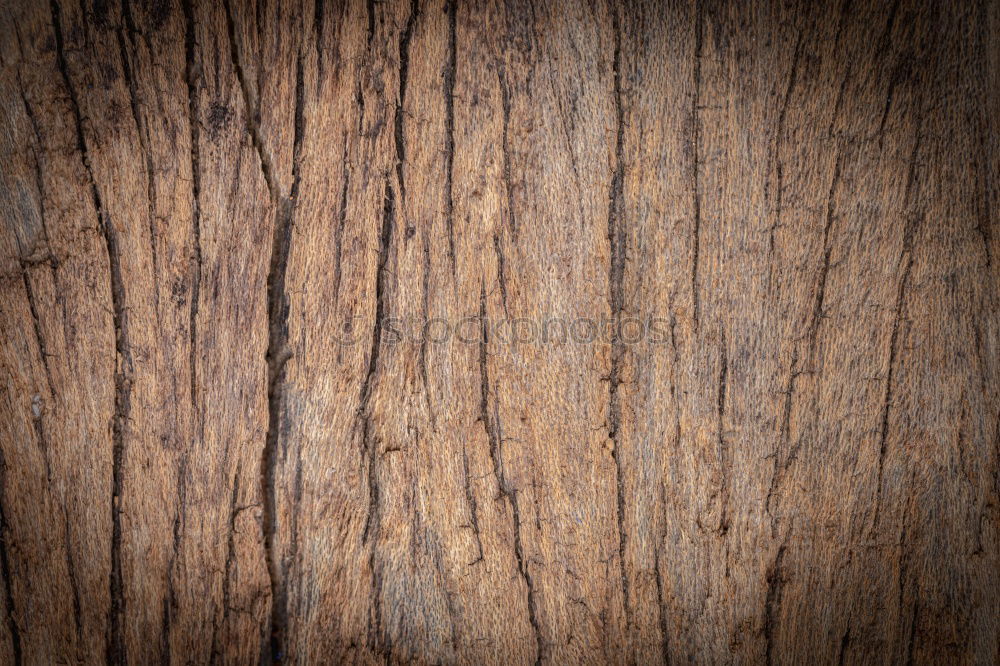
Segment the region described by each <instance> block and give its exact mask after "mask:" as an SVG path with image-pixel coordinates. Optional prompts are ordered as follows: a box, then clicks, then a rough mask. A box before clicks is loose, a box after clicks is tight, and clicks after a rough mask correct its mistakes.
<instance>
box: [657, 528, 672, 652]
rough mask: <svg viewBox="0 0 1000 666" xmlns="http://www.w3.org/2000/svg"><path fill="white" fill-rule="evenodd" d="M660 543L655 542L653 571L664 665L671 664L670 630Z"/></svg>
mask: <svg viewBox="0 0 1000 666" xmlns="http://www.w3.org/2000/svg"><path fill="white" fill-rule="evenodd" d="M660 543H662V541H661V542H660ZM660 543H657V544H655V546H654V548H653V572H654V573H655V574H656V607H657V617H658V619H659V624H660V651H661V652H663V664H664V666H670V631H669V626H668V623H667V612H666V608H665V607H664V603H663V572H662V571H660Z"/></svg>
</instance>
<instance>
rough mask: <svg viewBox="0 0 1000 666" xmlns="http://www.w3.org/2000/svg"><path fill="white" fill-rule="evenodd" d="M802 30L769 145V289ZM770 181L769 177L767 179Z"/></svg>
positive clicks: (800, 54) (768, 287) (796, 44)
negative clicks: (785, 139)
mask: <svg viewBox="0 0 1000 666" xmlns="http://www.w3.org/2000/svg"><path fill="white" fill-rule="evenodd" d="M803 34H804V30H802V29H800V30H799V36H798V38H797V39H796V43H795V51H794V54H793V55H792V71H791V73H790V74H789V75H788V86H787V87H786V88H785V97H784V101H783V102H782V104H781V111H780V112H779V113H778V122H777V125H776V127H775V131H774V140H773V141H772V146H771V162H772V163H773V164H774V181H775V182H774V201H775V203H774V222H773V223H772V224H771V228H770V229H769V230H768V235H767V256H768V267H767V289H768V291H770V290H771V282H772V278H773V271H774V236H775V233H776V232H777V230H778V227H780V226H781V207H782V189H783V188H784V167H783V166H782V164H781V154H780V153H781V146H782V143H783V141H782V139H783V137H784V132H785V120H786V118H787V117H788V107H789V105H790V104H791V101H792V93H793V92H794V91H795V84H796V83H797V82H798V74H799V60H801V58H802V45H803V42H804V40H803ZM768 182H770V179H768ZM764 192H765V198H766V197H767V185H766V184H765V190H764Z"/></svg>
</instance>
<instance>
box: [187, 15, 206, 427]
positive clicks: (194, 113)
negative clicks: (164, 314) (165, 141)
mask: <svg viewBox="0 0 1000 666" xmlns="http://www.w3.org/2000/svg"><path fill="white" fill-rule="evenodd" d="M184 16H185V22H186V30H185V36H184V41H185V44H184V47H185V48H184V51H185V60H184V78H185V80H186V82H187V89H188V131H189V133H190V137H189V139H190V160H191V196H192V201H191V225H192V230H191V233H192V240H191V251H192V257H191V269H190V270H191V310H190V316H189V322H188V332H189V337H190V354H189V358H188V372H189V374H190V376H191V409H192V412H193V413H194V414H195V415H196V416H197V413H198V407H197V405H198V381H197V379H198V373H197V367H198V365H197V362H198V307H199V305H200V300H201V264H202V256H201V163H200V160H201V122H200V121H199V119H198V103H199V99H198V87H199V81H200V79H201V69H200V66H199V65H198V64H197V63H196V62H195V56H196V53H195V50H196V48H197V41H196V40H197V37H196V33H195V19H194V6H193V3H192V0H184ZM195 420H196V421H197V420H198V419H197V418H196V419H195Z"/></svg>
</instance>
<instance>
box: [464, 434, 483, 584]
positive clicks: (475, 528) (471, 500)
mask: <svg viewBox="0 0 1000 666" xmlns="http://www.w3.org/2000/svg"><path fill="white" fill-rule="evenodd" d="M462 484H463V486H464V488H465V501H466V503H468V505H469V524H470V525H471V526H472V534H473V536H475V538H476V549H477V550H478V553H477V555H476V559H474V560H473V561H471V562H469V566H472V565H473V564H478V563H479V562H482V561H483V541H482V538H481V537H480V533H479V505H478V504H477V503H476V496H475V494H474V493H473V492H472V485H471V484H470V483H469V455H468V453H467V452H466V450H465V444H463V445H462Z"/></svg>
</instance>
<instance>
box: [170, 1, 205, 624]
mask: <svg viewBox="0 0 1000 666" xmlns="http://www.w3.org/2000/svg"><path fill="white" fill-rule="evenodd" d="M183 9H184V19H185V32H184V53H185V55H184V79H185V81H186V83H187V92H188V132H189V141H190V147H189V151H190V161H191V260H190V262H189V263H190V273H191V278H190V279H191V294H190V299H191V307H190V311H189V314H188V338H189V349H188V374H189V375H190V382H191V388H190V400H191V428H192V435H193V437H192V442H194V441H198V442H201V441H203V440H204V419H203V417H202V415H201V412H200V409H199V403H198V399H199V396H198V308H199V306H200V301H201V270H202V254H201V143H200V142H201V122H200V120H199V118H198V104H199V95H198V90H199V85H200V80H201V68H200V65H199V64H198V63H197V62H196V60H195V57H196V48H197V35H196V32H195V15H194V12H195V10H194V4H193V1H192V0H184V2H183ZM196 438H197V439H196ZM190 451H191V449H190V447H188V448H186V449H185V450H184V452H183V453H182V454H181V459H180V462H179V464H178V466H177V510H176V513H175V515H174V529H173V532H174V533H173V551H172V552H171V554H170V563H169V568H168V576H169V577H170V578H169V580H170V595H171V607H172V608H173V606H175V605H176V599H175V591H174V586H173V576H172V572H173V570H174V567H175V566H176V561H177V557H178V554H179V552H180V548H181V537H182V535H183V533H184V530H185V528H186V524H185V523H186V520H185V517H186V505H187V471H188V460H189V456H190ZM214 634H215V630H214V629H213V642H214V640H215V637H214Z"/></svg>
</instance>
